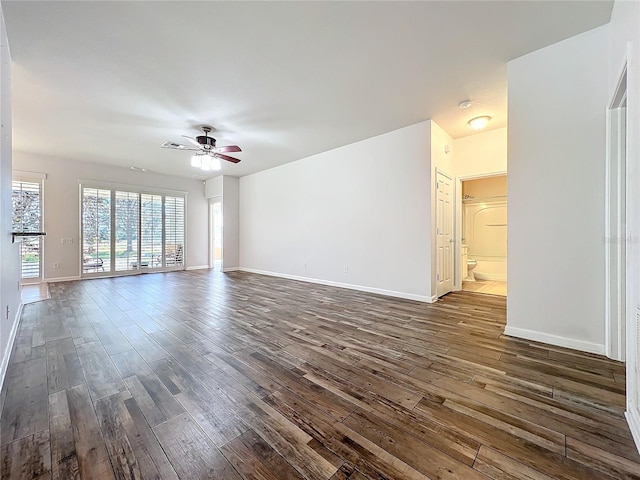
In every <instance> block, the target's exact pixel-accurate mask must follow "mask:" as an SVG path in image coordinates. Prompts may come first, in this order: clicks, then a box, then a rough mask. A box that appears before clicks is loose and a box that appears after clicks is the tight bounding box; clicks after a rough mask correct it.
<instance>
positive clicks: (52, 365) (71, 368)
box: [46, 338, 84, 393]
mask: <svg viewBox="0 0 640 480" xmlns="http://www.w3.org/2000/svg"><path fill="white" fill-rule="evenodd" d="M46 348H47V381H48V384H49V393H53V392H58V391H60V390H64V389H66V388H69V387H74V386H76V385H80V384H81V383H83V382H84V375H83V373H82V368H81V367H80V360H78V355H77V353H76V347H75V345H74V344H73V340H72V339H71V338H63V339H60V340H52V341H50V342H47V345H46Z"/></svg>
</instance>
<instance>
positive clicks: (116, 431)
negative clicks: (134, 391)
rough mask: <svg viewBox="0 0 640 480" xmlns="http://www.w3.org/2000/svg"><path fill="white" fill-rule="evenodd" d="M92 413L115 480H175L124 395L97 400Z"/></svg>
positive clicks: (139, 414) (142, 420)
mask: <svg viewBox="0 0 640 480" xmlns="http://www.w3.org/2000/svg"><path fill="white" fill-rule="evenodd" d="M96 412H97V415H98V421H99V423H100V427H101V429H102V434H103V435H104V438H105V441H106V444H107V449H108V451H109V456H110V457H111V464H112V465H113V469H114V471H115V474H116V477H117V478H119V479H120V478H122V479H154V478H162V479H176V480H177V478H178V476H177V475H176V472H175V470H174V469H173V467H172V466H171V463H169V460H168V459H167V456H166V455H165V453H164V451H163V450H162V447H161V446H160V444H159V443H158V440H157V439H156V437H155V435H154V434H153V432H152V431H151V428H150V427H149V425H148V424H147V422H146V421H145V418H144V416H143V415H142V411H141V410H140V408H139V407H138V405H137V403H136V401H135V400H134V399H133V397H131V395H130V394H129V393H128V392H127V393H124V392H123V393H119V394H115V395H111V396H109V397H104V398H101V399H100V400H98V401H97V402H96Z"/></svg>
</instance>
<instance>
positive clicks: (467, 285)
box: [462, 280, 507, 297]
mask: <svg viewBox="0 0 640 480" xmlns="http://www.w3.org/2000/svg"><path fill="white" fill-rule="evenodd" d="M462 290H465V291H467V292H476V293H488V294H490V295H501V296H503V297H506V296H507V282H495V281H491V280H476V281H475V282H462Z"/></svg>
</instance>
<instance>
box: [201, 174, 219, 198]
mask: <svg viewBox="0 0 640 480" xmlns="http://www.w3.org/2000/svg"><path fill="white" fill-rule="evenodd" d="M221 195H222V175H220V176H219V177H216V178H210V179H209V180H207V181H206V182H205V183H204V196H205V197H207V198H213V197H219V196H221Z"/></svg>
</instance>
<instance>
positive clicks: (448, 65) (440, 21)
mask: <svg viewBox="0 0 640 480" xmlns="http://www.w3.org/2000/svg"><path fill="white" fill-rule="evenodd" d="M2 8H3V10H4V15H5V21H6V26H7V32H8V35H9V46H10V48H11V53H12V57H13V61H14V69H13V132H14V133H13V138H14V149H16V150H20V151H26V152H34V153H39V154H45V155H52V156H55V157H62V158H71V159H77V160H84V161H91V162H98V163H106V164H113V165H121V166H125V167H129V166H132V165H135V166H138V167H144V168H148V169H150V170H153V171H156V172H161V173H167V174H171V175H178V176H185V177H191V176H194V175H196V174H198V171H197V170H195V169H193V168H191V167H190V166H189V158H190V155H189V154H188V153H187V152H180V151H170V150H164V149H160V145H161V144H162V143H163V142H164V141H165V140H172V141H180V140H181V137H180V136H181V135H182V134H187V135H196V134H197V133H198V132H197V129H196V127H197V126H199V125H202V124H210V125H212V126H213V127H214V135H213V136H214V137H216V138H217V139H218V145H228V144H237V145H240V146H241V147H242V149H243V152H242V153H239V154H237V156H238V158H241V159H242V162H241V163H239V164H237V165H232V164H228V163H226V162H223V163H225V165H224V167H223V170H222V173H224V174H225V175H234V176H242V175H247V174H249V173H253V172H257V171H260V170H264V169H266V168H270V167H273V166H275V165H280V164H283V163H287V162H291V161H294V160H297V159H300V158H303V157H306V156H309V155H312V154H315V153H319V152H322V151H326V150H329V149H332V148H335V147H339V146H341V145H346V144H349V143H352V142H355V141H358V140H362V139H364V138H368V137H371V136H374V135H377V134H380V133H384V132H388V131H390V130H394V129H397V128H400V127H404V126H407V125H411V124H413V123H416V122H419V121H422V120H426V119H429V118H432V119H434V120H435V121H436V122H437V123H438V124H440V126H442V127H443V128H444V129H445V130H446V131H447V132H449V134H451V135H452V136H453V137H455V138H457V137H462V136H465V135H469V134H471V133H473V132H472V131H471V130H470V128H469V126H468V125H467V123H466V122H467V120H469V119H470V118H472V117H474V116H478V115H490V116H491V117H493V120H492V121H491V123H490V124H489V128H490V129H492V128H500V127H504V126H506V114H507V109H506V107H507V64H506V62H507V61H508V60H511V59H513V58H516V57H518V56H521V55H523V54H526V53H529V52H531V51H534V50H537V49H539V48H542V47H544V46H547V45H550V44H552V43H555V42H557V41H559V40H562V39H565V38H568V37H570V36H573V35H575V34H577V33H580V32H583V31H586V30H589V29H592V28H595V27H597V26H599V25H602V24H605V23H607V22H608V21H609V17H610V14H611V8H612V2H611V1H596V2H594V1H585V2H582V1H568V2H559V1H541V2H523V1H511V2H505V1H498V2H485V1H473V2H453V1H449V2H256V3H253V2H228V3H227V2H185V1H174V2H130V1H128V2H92V1H84V2H54V1H44V2H31V1H4V0H3V1H2ZM465 99H471V100H472V101H473V107H472V108H470V109H469V110H461V109H460V108H458V103H459V102H460V101H461V100H465ZM532 101H535V99H532Z"/></svg>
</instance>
